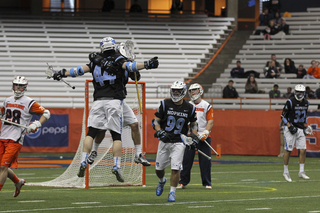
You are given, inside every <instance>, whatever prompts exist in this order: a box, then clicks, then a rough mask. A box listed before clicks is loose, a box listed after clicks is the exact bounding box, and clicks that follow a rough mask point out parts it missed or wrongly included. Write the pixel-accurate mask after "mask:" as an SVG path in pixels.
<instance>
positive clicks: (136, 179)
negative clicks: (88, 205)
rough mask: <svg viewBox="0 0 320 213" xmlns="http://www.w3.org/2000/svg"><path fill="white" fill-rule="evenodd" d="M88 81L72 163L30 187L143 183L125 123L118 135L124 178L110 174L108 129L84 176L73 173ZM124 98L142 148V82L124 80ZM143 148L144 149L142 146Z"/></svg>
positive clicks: (79, 154) (87, 104)
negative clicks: (120, 141) (135, 122)
mask: <svg viewBox="0 0 320 213" xmlns="http://www.w3.org/2000/svg"><path fill="white" fill-rule="evenodd" d="M91 81H92V80H87V81H86V86H85V107H84V113H83V121H82V134H81V139H80V143H79V147H78V150H77V152H76V154H75V156H74V158H73V161H72V163H71V164H70V165H69V167H68V168H67V170H66V171H65V172H64V173H63V174H62V175H60V176H59V177H57V178H55V179H53V180H51V181H46V182H40V183H27V185H33V186H52V187H73V188H89V186H90V187H92V186H123V185H145V168H144V167H143V166H142V165H141V164H136V163H135V162H134V157H135V147H134V143H133V140H132V138H131V128H130V127H129V126H124V127H123V132H122V134H121V139H122V156H121V171H122V174H123V177H124V182H123V183H121V182H118V181H117V179H116V176H115V175H114V174H112V172H111V169H112V167H113V154H112V138H111V135H110V132H109V131H107V132H106V135H105V138H104V139H103V141H102V143H101V144H100V146H99V148H98V156H97V157H96V159H95V161H94V163H93V164H92V165H88V167H87V171H86V175H85V177H83V178H79V177H78V176H77V174H78V171H79V168H80V163H81V157H82V148H83V142H84V138H85V136H86V133H87V118H88V114H89V111H90V108H91V105H92V103H93V90H94V89H93V86H92V83H91ZM137 87H138V89H139V96H140V102H141V106H142V109H141V110H140V107H139V98H138V96H137ZM127 92H128V95H127V98H126V99H125V102H126V103H127V104H128V105H129V106H130V107H131V108H132V110H133V112H134V114H135V115H136V117H137V119H138V121H139V128H140V135H141V144H142V147H144V144H145V143H144V138H145V137H144V135H145V134H144V128H143V127H144V124H145V123H144V122H145V118H144V114H143V113H141V111H142V112H143V111H145V83H144V82H138V84H137V85H136V84H135V82H128V84H127ZM143 150H144V149H143Z"/></svg>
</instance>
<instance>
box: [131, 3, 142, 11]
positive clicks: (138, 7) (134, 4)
mask: <svg viewBox="0 0 320 213" xmlns="http://www.w3.org/2000/svg"><path fill="white" fill-rule="evenodd" d="M134 12H139V13H141V12H142V8H141V6H140V5H139V4H138V0H134V3H133V5H131V7H130V13H134Z"/></svg>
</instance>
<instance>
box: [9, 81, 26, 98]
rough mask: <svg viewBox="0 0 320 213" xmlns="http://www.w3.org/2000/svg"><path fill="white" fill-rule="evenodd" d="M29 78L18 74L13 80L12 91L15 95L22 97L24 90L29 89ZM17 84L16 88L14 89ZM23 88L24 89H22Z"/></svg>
mask: <svg viewBox="0 0 320 213" xmlns="http://www.w3.org/2000/svg"><path fill="white" fill-rule="evenodd" d="M27 85H28V80H27V79H26V78H25V77H24V76H16V77H15V78H14V79H13V81H12V91H13V94H14V97H16V98H20V97H22V96H23V94H24V92H25V91H27ZM14 86H16V87H17V88H16V90H15V89H14ZM21 88H23V90H21Z"/></svg>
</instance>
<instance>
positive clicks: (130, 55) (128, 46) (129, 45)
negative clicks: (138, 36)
mask: <svg viewBox="0 0 320 213" xmlns="http://www.w3.org/2000/svg"><path fill="white" fill-rule="evenodd" d="M117 49H118V50H119V52H120V54H121V55H123V56H124V57H126V58H127V59H129V60H130V61H134V59H136V55H135V54H134V51H133V49H134V47H133V42H132V41H131V40H127V41H126V42H124V43H123V42H121V43H120V44H119V45H118V47H117ZM134 81H135V83H136V90H137V96H138V101H139V108H140V113H141V114H143V111H142V105H141V99H140V94H139V87H138V81H137V73H134Z"/></svg>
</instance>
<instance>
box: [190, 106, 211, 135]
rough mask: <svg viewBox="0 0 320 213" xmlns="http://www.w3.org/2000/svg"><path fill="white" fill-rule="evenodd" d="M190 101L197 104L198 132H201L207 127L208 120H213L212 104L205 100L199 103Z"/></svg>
mask: <svg viewBox="0 0 320 213" xmlns="http://www.w3.org/2000/svg"><path fill="white" fill-rule="evenodd" d="M190 103H191V104H193V105H195V106H196V113H197V122H198V133H199V134H201V133H202V132H203V131H204V130H205V129H206V127H207V123H208V121H209V120H213V109H212V106H211V105H210V104H209V103H208V102H207V101H205V100H201V101H200V103H198V104H195V103H193V102H192V101H190Z"/></svg>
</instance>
